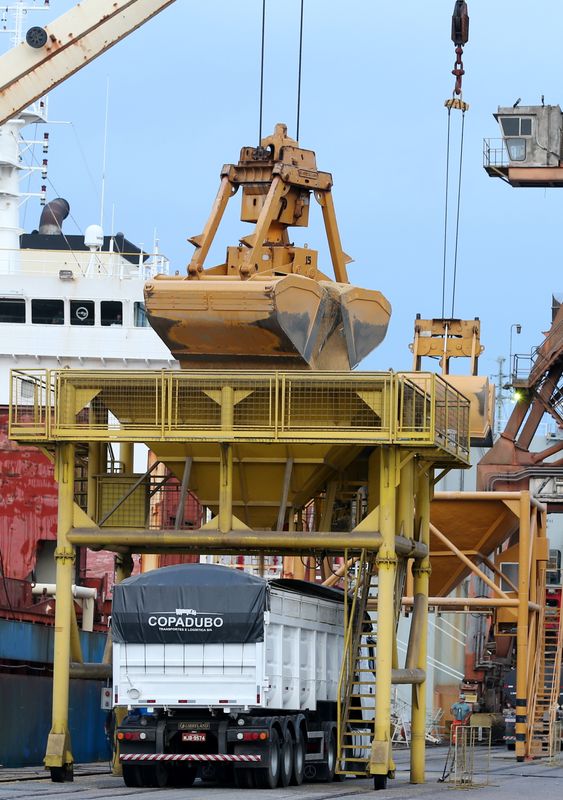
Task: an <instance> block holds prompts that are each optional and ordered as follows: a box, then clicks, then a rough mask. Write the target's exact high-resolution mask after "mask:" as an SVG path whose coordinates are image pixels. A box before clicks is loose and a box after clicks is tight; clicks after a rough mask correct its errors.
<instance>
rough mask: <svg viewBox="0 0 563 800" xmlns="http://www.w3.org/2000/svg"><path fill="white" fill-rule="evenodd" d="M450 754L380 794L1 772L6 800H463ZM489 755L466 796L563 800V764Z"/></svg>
mask: <svg viewBox="0 0 563 800" xmlns="http://www.w3.org/2000/svg"><path fill="white" fill-rule="evenodd" d="M446 753H447V750H446V749H445V748H442V747H438V748H432V749H430V750H429V751H428V754H427V776H426V778H427V782H426V783H425V784H424V785H423V786H412V785H411V784H410V783H409V776H408V759H409V755H408V752H407V751H398V752H397V753H396V761H397V777H396V779H395V780H394V781H389V783H388V786H389V788H388V789H386V790H385V791H380V792H377V793H375V792H374V791H373V786H372V782H371V781H369V780H346V781H344V782H343V783H332V784H326V783H306V784H303V786H300V787H289V788H288V789H276V790H274V791H264V790H248V789H234V788H233V787H232V786H228V787H227V786H216V785H213V784H203V783H201V782H200V781H196V783H195V784H194V786H193V787H192V788H190V789H186V788H184V789H148V788H147V789H128V788H127V787H126V786H125V785H124V784H123V781H122V780H121V778H114V777H113V776H112V775H111V774H110V773H109V768H108V766H107V765H103V764H86V765H79V766H77V768H76V770H75V779H74V782H73V783H64V784H54V783H51V782H50V780H49V779H47V778H46V777H44V775H45V773H43V771H42V770H41V769H39V768H27V769H21V770H9V769H0V800H41V798H49V797H52V798H59V797H60V798H62V799H63V800H73V799H74V798H76V800H98V798H118V797H129V798H131V799H132V800H135V798H140V797H146V798H147V800H148V797H149V796H150V798H151V800H153V798H154V800H179V798H184V800H185V799H186V798H189V797H193V800H204V799H205V800H207V798H216V799H217V800H233V795H235V796H236V795H238V794H239V792H240V793H241V795H242V794H243V793H244V794H246V795H252V797H253V798H255V799H256V800H258V798H264V800H266V798H268V797H272V798H273V799H274V798H275V800H290V799H291V800H297V799H298V798H299V800H301V798H302V799H303V800H332V798H348V797H355V796H361V795H371V796H372V797H375V796H377V800H392V799H393V798H396V800H398V799H399V798H400V800H417V799H418V798H421V800H426V798H428V800H429V799H430V798H435V797H439V798H440V800H459V797H460V795H459V793H458V789H456V788H455V787H454V786H453V785H452V784H451V783H447V782H446V783H439V782H438V778H440V776H441V775H442V772H443V769H444V763H445V759H446ZM485 761H486V759H485V756H484V751H483V752H481V751H480V752H478V753H477V755H476V759H475V773H476V775H475V780H476V781H478V782H479V783H480V784H487V785H480V786H475V787H472V788H469V787H466V789H465V790H466V791H467V792H469V793H470V794H472V795H473V796H474V797H475V798H476V800H477V798H478V800H489V799H490V800H530V798H537V799H538V800H561V799H562V798H563V761H561V762H560V763H558V764H550V763H547V762H542V761H534V762H529V763H525V764H518V763H517V762H516V760H515V758H514V756H513V754H510V753H507V751H506V750H504V749H501V748H499V749H494V750H493V752H492V756H491V759H490V767H489V769H488V772H487V773H486V772H485V769H486V764H485Z"/></svg>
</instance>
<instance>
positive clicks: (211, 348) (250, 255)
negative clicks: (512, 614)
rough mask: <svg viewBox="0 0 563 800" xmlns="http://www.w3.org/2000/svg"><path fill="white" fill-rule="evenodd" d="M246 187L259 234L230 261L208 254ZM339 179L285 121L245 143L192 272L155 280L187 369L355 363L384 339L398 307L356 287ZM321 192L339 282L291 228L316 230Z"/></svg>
mask: <svg viewBox="0 0 563 800" xmlns="http://www.w3.org/2000/svg"><path fill="white" fill-rule="evenodd" d="M239 186H241V187H242V213H241V219H242V220H243V221H244V222H251V223H255V229H254V232H253V233H252V234H250V235H249V236H245V237H244V238H242V239H241V240H240V244H239V245H238V246H235V247H228V248H227V259H226V263H224V264H220V265H218V266H215V267H211V268H207V269H204V267H203V265H204V261H205V258H206V256H207V254H208V252H209V248H210V246H211V243H212V241H213V238H214V236H215V234H216V232H217V229H218V227H219V223H220V222H221V218H222V216H223V213H224V211H225V208H226V206H227V203H228V201H229V198H230V197H231V196H232V195H233V194H235V192H236V191H237V189H238V188H239ZM331 187H332V176H331V175H330V174H329V173H327V172H319V171H318V170H317V164H316V158H315V154H314V152H313V151H312V150H303V149H302V148H300V147H298V145H297V142H296V141H294V140H293V139H290V138H288V136H287V129H286V127H285V125H276V129H275V132H274V134H273V136H269V137H267V138H266V139H263V140H262V142H261V145H260V147H244V148H243V149H242V151H241V156H240V161H239V163H238V164H236V165H235V164H227V165H225V166H224V167H223V169H222V172H221V185H220V188H219V192H218V194H217V198H216V200H215V203H214V204H213V208H212V211H211V215H210V217H209V219H208V221H207V224H206V226H205V229H204V231H203V233H201V234H200V235H199V236H194V237H193V238H192V239H190V240H189V241H190V242H191V243H192V244H193V245H194V246H195V248H196V249H195V253H194V256H193V258H192V260H191V262H190V263H189V265H188V274H187V275H186V276H185V277H181V278H180V277H177V276H176V277H168V276H164V275H159V276H157V277H156V278H154V279H152V280H151V281H150V282H149V283H147V284H145V304H146V308H147V315H148V318H149V321H150V324H151V325H152V327H153V328H154V330H155V331H156V332H157V333H158V335H159V336H160V337H161V339H162V340H163V341H164V342H165V343H166V345H167V346H168V347H169V348H170V351H171V352H172V354H173V356H174V357H175V358H177V359H178V360H179V361H180V364H181V366H182V367H184V368H194V367H195V368H202V367H203V368H207V367H208V368H219V367H223V368H237V367H238V368H244V369H252V368H256V367H260V366H261V365H262V364H263V365H267V366H268V368H270V369H276V368H279V369H292V368H295V369H306V368H309V369H312V370H347V369H352V368H353V367H355V366H356V365H357V364H358V363H359V362H360V361H361V360H362V359H363V358H364V357H365V356H366V355H367V354H368V353H370V352H371V351H372V350H373V349H374V348H375V347H377V345H378V344H379V343H380V342H381V341H382V339H383V338H384V336H385V333H386V331H387V326H388V324H389V318H390V316H391V306H390V305H389V303H388V302H387V300H386V299H385V297H383V295H382V294H381V293H380V292H377V291H374V290H371V289H361V288H358V287H355V286H351V285H350V284H349V282H348V276H347V274H346V264H347V263H348V262H349V261H350V259H349V258H348V256H346V255H345V253H344V252H343V250H342V246H341V244H340V236H339V234H338V227H337V224H336V218H335V214H334V205H333V202H332V194H331ZM311 192H314V194H315V197H316V199H317V201H318V203H319V205H320V206H321V208H322V213H323V220H324V225H325V229H326V235H327V239H328V245H329V250H330V255H331V260H332V266H333V270H334V275H335V278H336V280H333V279H331V278H329V277H328V276H327V275H324V274H323V273H322V272H321V271H320V270H319V269H318V266H317V252H316V251H315V250H311V249H309V248H308V247H307V246H304V247H295V246H294V245H293V244H292V243H291V242H290V240H289V236H288V228H289V227H290V226H297V227H306V226H307V225H308V222H309V201H310V195H311Z"/></svg>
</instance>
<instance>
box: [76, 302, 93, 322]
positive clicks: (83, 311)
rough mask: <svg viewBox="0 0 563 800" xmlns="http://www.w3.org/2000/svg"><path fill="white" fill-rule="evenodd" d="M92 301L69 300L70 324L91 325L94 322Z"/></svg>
mask: <svg viewBox="0 0 563 800" xmlns="http://www.w3.org/2000/svg"><path fill="white" fill-rule="evenodd" d="M94 320H95V318H94V301H93V300H71V301H70V324H71V325H93V324H94Z"/></svg>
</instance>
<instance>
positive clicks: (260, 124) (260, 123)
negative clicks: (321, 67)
mask: <svg viewBox="0 0 563 800" xmlns="http://www.w3.org/2000/svg"><path fill="white" fill-rule="evenodd" d="M304 12H305V0H301V9H300V15H299V60H298V66H297V108H296V115H295V116H296V120H295V128H296V133H295V138H296V140H297V141H299V126H300V121H301V79H302V75H303V18H304ZM265 54H266V0H262V33H261V41H260V100H259V104H258V105H259V110H258V146H259V147H260V143H261V141H262V127H263V118H264V62H265Z"/></svg>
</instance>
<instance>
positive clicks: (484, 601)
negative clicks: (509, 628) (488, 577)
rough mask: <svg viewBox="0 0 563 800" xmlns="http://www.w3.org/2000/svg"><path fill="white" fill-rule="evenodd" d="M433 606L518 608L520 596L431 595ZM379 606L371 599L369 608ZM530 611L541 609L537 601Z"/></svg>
mask: <svg viewBox="0 0 563 800" xmlns="http://www.w3.org/2000/svg"><path fill="white" fill-rule="evenodd" d="M413 602H414V598H413V597H403V606H412V605H413ZM428 605H429V606H430V607H432V608H518V605H519V601H518V598H516V597H514V598H510V597H509V598H504V597H429V598H428ZM372 607H377V600H370V601H369V602H368V608H372ZM528 607H529V609H530V611H539V610H540V607H539V605H538V604H537V603H528Z"/></svg>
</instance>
